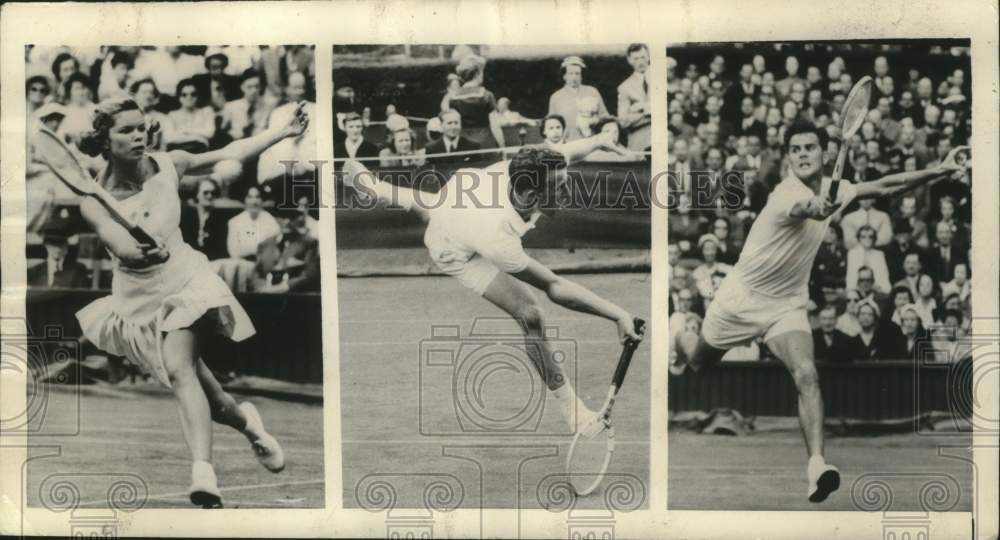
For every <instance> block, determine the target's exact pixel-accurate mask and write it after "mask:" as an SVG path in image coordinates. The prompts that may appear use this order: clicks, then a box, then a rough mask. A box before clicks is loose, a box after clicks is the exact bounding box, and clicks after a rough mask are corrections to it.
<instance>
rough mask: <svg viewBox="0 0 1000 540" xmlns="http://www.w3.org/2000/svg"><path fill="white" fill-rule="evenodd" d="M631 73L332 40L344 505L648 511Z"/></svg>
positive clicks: (580, 61)
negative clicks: (579, 508) (335, 41)
mask: <svg viewBox="0 0 1000 540" xmlns="http://www.w3.org/2000/svg"><path fill="white" fill-rule="evenodd" d="M649 65H650V51H649V48H648V47H647V46H646V45H643V44H639V43H636V44H631V45H629V44H622V45H613V46H596V45H593V46H577V47H568V46H553V47H540V46H494V45H491V46H487V45H351V46H346V45H345V46H334V49H333V88H334V95H333V115H334V118H333V123H334V162H335V167H336V169H337V170H338V192H337V195H338V202H337V207H336V231H337V233H336V236H337V274H338V282H337V283H338V285H337V294H338V298H339V306H338V309H339V317H340V367H341V371H340V380H341V404H340V407H341V422H342V426H343V429H342V437H343V440H342V462H343V497H344V506H345V508H359V507H360V508H366V509H371V510H385V509H386V508H387V507H388V508H389V510H390V515H391V509H392V508H425V507H430V508H431V509H432V510H450V509H455V508H511V509H517V508H522V509H535V508H546V509H550V510H553V511H557V510H559V509H560V508H562V509H563V510H565V509H568V508H570V507H571V506H573V505H575V506H576V507H582V508H606V507H608V506H609V505H610V506H611V507H612V509H613V510H621V511H629V510H636V509H639V508H645V507H647V504H648V503H647V497H648V492H649V459H650V458H649V444H650V431H649V429H650V426H649V416H648V413H649V406H650V382H649V358H650V354H649V344H648V341H647V340H646V339H645V337H646V335H645V331H646V326H647V324H648V320H649V313H650V303H649V298H650V290H651V286H652V284H651V280H650V255H649V247H650V204H649V190H650V187H649V186H650V131H651V114H650V109H649V86H648V80H647V71H648V69H649ZM626 375H627V377H626ZM619 390H620V391H619ZM613 405H614V408H613V411H614V412H613V415H612V406H613ZM609 501H610V502H609Z"/></svg>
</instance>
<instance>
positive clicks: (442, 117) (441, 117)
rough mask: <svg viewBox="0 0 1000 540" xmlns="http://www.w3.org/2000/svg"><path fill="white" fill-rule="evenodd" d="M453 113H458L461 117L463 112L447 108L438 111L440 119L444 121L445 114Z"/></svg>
mask: <svg viewBox="0 0 1000 540" xmlns="http://www.w3.org/2000/svg"><path fill="white" fill-rule="evenodd" d="M452 113H454V114H457V115H458V117H459V118H462V113H460V112H458V111H456V110H455V109H445V110H443V111H441V112H439V113H438V120H441V121H442V122H444V115H446V114H452Z"/></svg>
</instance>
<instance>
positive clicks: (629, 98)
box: [618, 43, 652, 152]
mask: <svg viewBox="0 0 1000 540" xmlns="http://www.w3.org/2000/svg"><path fill="white" fill-rule="evenodd" d="M625 56H626V58H627V59H628V63H629V65H630V66H632V74H631V75H630V76H629V77H628V78H627V79H625V80H624V81H623V82H622V83H621V84H619V85H618V122H619V123H620V125H621V127H622V128H624V130H625V132H626V139H627V145H628V149H629V150H633V151H636V152H641V151H643V150H645V149H646V148H648V147H649V139H650V125H651V123H652V117H651V113H650V110H649V81H648V80H647V77H648V74H647V71H648V69H649V48H648V47H646V45H643V44H641V43H633V44H632V45H629V46H628V49H627V51H626V53H625Z"/></svg>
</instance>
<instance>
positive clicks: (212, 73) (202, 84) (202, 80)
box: [192, 53, 242, 107]
mask: <svg viewBox="0 0 1000 540" xmlns="http://www.w3.org/2000/svg"><path fill="white" fill-rule="evenodd" d="M228 66H229V57H228V56H226V55H225V54H222V53H215V54H212V55H209V56H208V57H206V58H205V69H207V70H208V73H199V74H198V75H195V76H194V77H192V80H193V81H194V84H195V86H196V87H197V88H198V96H199V99H201V100H202V103H200V104H199V105H200V106H205V105H212V106H213V107H214V106H215V105H216V104H215V103H213V102H212V97H213V96H212V83H213V82H214V83H216V84H217V86H216V88H217V90H218V91H219V92H220V93H221V97H224V98H225V101H232V100H234V99H239V98H240V97H241V96H242V94H241V92H240V81H239V79H238V78H237V77H234V76H232V75H227V74H226V67H228Z"/></svg>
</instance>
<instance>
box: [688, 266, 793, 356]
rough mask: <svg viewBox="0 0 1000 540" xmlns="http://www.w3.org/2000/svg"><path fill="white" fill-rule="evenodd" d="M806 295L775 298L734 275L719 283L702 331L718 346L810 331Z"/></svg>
mask: <svg viewBox="0 0 1000 540" xmlns="http://www.w3.org/2000/svg"><path fill="white" fill-rule="evenodd" d="M807 303H808V298H807V297H804V296H803V297H774V296H768V295H765V294H761V293H759V292H755V291H753V290H751V289H750V288H749V287H747V286H746V285H744V284H743V283H742V282H741V281H740V280H738V279H736V276H730V277H728V278H726V280H725V281H723V282H722V285H721V286H720V287H719V290H718V291H716V293H715V298H714V299H713V300H712V303H711V304H710V305H709V306H708V311H707V312H706V313H705V320H704V322H703V323H702V325H701V334H702V337H704V338H705V341H706V342H707V343H708V344H709V345H711V346H713V347H715V348H717V349H731V348H733V347H738V346H741V345H746V344H748V343H750V342H751V341H753V340H754V339H756V338H758V337H760V336H763V337H764V341H765V342H767V341H768V340H770V339H771V338H773V337H775V336H778V335H781V334H784V333H787V332H791V331H796V330H798V331H802V332H806V333H807V334H809V333H811V332H812V329H811V328H810V327H809V317H808V316H807V314H806V304H807Z"/></svg>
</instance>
